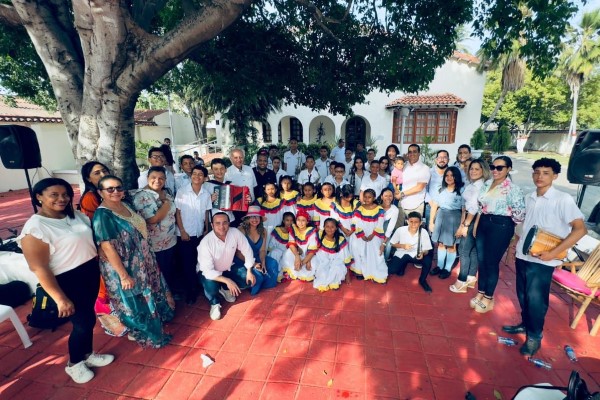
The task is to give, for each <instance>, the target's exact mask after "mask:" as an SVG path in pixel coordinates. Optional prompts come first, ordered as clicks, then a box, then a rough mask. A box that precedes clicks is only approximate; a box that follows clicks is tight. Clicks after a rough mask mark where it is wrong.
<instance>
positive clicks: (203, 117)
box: [198, 108, 212, 140]
mask: <svg viewBox="0 0 600 400" xmlns="http://www.w3.org/2000/svg"><path fill="white" fill-rule="evenodd" d="M198 111H200V132H202V139H204V140H208V130H207V129H206V125H207V124H208V119H209V118H210V117H211V115H212V114H210V113H209V112H207V111H206V110H203V109H202V108H199V110H198Z"/></svg>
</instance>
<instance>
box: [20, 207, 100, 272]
mask: <svg viewBox="0 0 600 400" xmlns="http://www.w3.org/2000/svg"><path fill="white" fill-rule="evenodd" d="M25 235H31V236H33V237H34V238H36V239H39V240H41V241H42V242H44V243H46V244H48V246H49V251H50V258H49V260H48V261H49V265H48V266H49V267H50V271H52V273H53V274H54V275H55V276H56V275H60V274H62V273H64V272H68V271H71V270H73V269H75V268H77V267H78V266H80V265H81V264H83V263H85V262H87V261H89V260H91V259H92V258H94V257H96V255H97V254H98V253H97V252H96V246H95V245H94V236H93V233H92V228H91V225H90V219H89V218H88V217H87V216H86V215H85V214H83V213H80V212H79V211H75V218H74V219H71V218H69V217H65V218H62V219H55V218H47V217H42V216H41V215H38V214H35V215H32V216H31V218H29V219H28V220H27V222H26V223H25V226H23V230H22V231H21V234H20V235H19V237H18V238H17V243H18V244H19V246H21V240H22V239H23V238H24V237H25Z"/></svg>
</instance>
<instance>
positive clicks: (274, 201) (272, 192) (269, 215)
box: [256, 183, 284, 234]
mask: <svg viewBox="0 0 600 400" xmlns="http://www.w3.org/2000/svg"><path fill="white" fill-rule="evenodd" d="M256 202H257V203H258V205H259V206H260V208H261V210H262V211H263V213H264V214H265V218H266V220H265V222H264V226H265V227H266V228H267V231H268V233H269V234H270V233H271V231H272V230H273V229H274V228H275V227H276V226H278V225H279V224H281V219H282V217H283V213H284V210H283V208H284V206H283V200H281V199H280V198H279V196H278V193H277V186H276V185H275V184H274V183H267V184H265V190H264V197H260V198H258V199H257V200H256Z"/></svg>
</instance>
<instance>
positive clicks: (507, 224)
mask: <svg viewBox="0 0 600 400" xmlns="http://www.w3.org/2000/svg"><path fill="white" fill-rule="evenodd" d="M514 234H515V223H514V222H513V221H512V219H511V218H510V217H505V216H502V215H493V214H481V216H480V217H479V226H478V227H477V238H476V239H475V245H476V247H477V259H478V260H479V281H478V290H479V292H480V293H483V294H484V295H485V296H487V297H494V291H495V290H496V285H497V284H498V277H499V275H500V260H501V259H502V256H503V255H504V253H505V252H506V249H508V245H509V244H510V240H511V239H512V237H513V235H514Z"/></svg>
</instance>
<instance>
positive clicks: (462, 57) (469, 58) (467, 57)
mask: <svg viewBox="0 0 600 400" xmlns="http://www.w3.org/2000/svg"><path fill="white" fill-rule="evenodd" d="M452 58H454V59H456V60H458V61H465V62H467V63H469V64H479V63H480V62H481V60H479V58H478V57H477V56H474V55H472V54H467V53H461V52H460V51H457V50H455V51H454V54H452Z"/></svg>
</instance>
